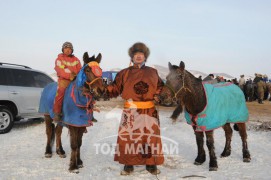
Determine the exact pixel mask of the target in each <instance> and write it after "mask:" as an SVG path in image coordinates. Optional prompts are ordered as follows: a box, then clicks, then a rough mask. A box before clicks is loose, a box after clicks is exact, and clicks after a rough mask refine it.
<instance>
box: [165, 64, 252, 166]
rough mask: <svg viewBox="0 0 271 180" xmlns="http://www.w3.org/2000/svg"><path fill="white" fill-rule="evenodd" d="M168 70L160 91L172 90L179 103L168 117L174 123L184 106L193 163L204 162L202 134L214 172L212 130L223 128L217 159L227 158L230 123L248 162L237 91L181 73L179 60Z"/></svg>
mask: <svg viewBox="0 0 271 180" xmlns="http://www.w3.org/2000/svg"><path fill="white" fill-rule="evenodd" d="M169 70H170V72H169V74H168V76H167V82H166V84H167V86H165V87H164V88H170V89H171V90H172V91H173V93H172V94H173V96H174V98H175V99H176V100H177V102H178V103H179V104H178V106H177V107H176V109H175V110H174V112H173V114H172V116H171V118H172V119H173V121H176V119H177V117H178V116H179V115H180V113H181V112H182V111H183V106H184V107H185V119H186V121H187V123H188V124H190V125H192V127H193V129H194V132H195V135H196V142H197V147H198V156H197V157H196V159H195V162H194V164H195V165H201V164H202V163H204V162H205V160H206V155H205V151H204V147H203V145H204V133H205V135H206V144H207V147H208V150H209V156H210V162H209V170H210V171H216V170H217V168H218V165H217V159H216V155H215V147H214V137H213V130H214V129H216V128H219V127H221V126H222V127H223V129H224V131H225V136H226V143H225V147H224V150H223V152H222V154H221V157H227V156H229V155H230V154H231V139H232V133H233V131H232V128H231V126H230V123H236V124H237V126H238V128H239V134H240V136H241V139H242V143H243V161H244V162H250V160H251V158H250V153H249V150H248V145H247V132H246V124H245V123H246V122H247V121H248V109H247V106H246V101H245V97H244V94H243V92H242V91H241V89H240V88H239V87H238V86H236V85H234V84H232V83H226V82H224V83H217V84H208V83H203V82H202V81H201V80H200V79H198V78H196V77H194V76H193V75H192V74H191V73H190V72H188V71H187V70H185V64H184V62H182V61H181V63H180V65H179V66H175V65H171V63H169ZM162 91H164V90H162ZM162 99H163V97H162Z"/></svg>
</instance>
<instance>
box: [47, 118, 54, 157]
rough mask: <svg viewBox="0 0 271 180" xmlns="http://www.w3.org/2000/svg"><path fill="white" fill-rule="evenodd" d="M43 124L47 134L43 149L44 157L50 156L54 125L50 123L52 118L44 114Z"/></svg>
mask: <svg viewBox="0 0 271 180" xmlns="http://www.w3.org/2000/svg"><path fill="white" fill-rule="evenodd" d="M44 119H45V126H46V135H47V144H46V149H45V157H46V158H51V157H52V146H53V145H54V140H55V125H54V124H53V123H52V122H53V120H52V119H51V118H50V116H48V115H44Z"/></svg>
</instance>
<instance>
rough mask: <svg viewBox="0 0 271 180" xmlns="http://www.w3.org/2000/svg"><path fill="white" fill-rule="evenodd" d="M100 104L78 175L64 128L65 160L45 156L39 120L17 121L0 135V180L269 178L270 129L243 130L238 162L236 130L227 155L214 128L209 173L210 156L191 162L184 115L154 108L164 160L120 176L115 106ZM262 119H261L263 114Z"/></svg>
mask: <svg viewBox="0 0 271 180" xmlns="http://www.w3.org/2000/svg"><path fill="white" fill-rule="evenodd" d="M106 104H107V103H105V104H104V105H100V110H101V112H100V113H96V112H95V117H96V119H98V121H99V122H98V123H95V124H94V126H92V127H89V128H88V133H86V134H84V136H83V145H82V147H81V158H82V160H83V162H84V167H83V168H82V169H80V173H79V174H73V173H69V171H68V165H69V158H70V144H69V134H68V130H67V128H64V129H63V134H62V142H63V148H64V150H65V151H66V153H67V157H66V158H64V159H61V158H59V157H58V156H57V155H56V154H55V148H54V154H53V157H52V158H49V159H48V158H45V157H44V152H45V144H46V136H45V124H44V122H43V121H42V120H38V121H37V120H36V121H32V120H31V121H22V122H18V123H16V124H15V126H14V128H13V129H12V131H11V132H10V133H7V134H2V135H0V142H1V148H0V154H1V156H0V179H1V180H6V179H54V180H59V179H65V180H66V179H103V180H105V179H136V180H137V179H138V180H139V179H145V180H147V179H150V180H151V179H157V178H158V179H160V180H162V179H163V180H164V179H172V180H175V179H271V163H270V162H271V155H270V150H271V131H256V130H253V129H251V130H249V131H248V146H249V150H250V153H251V157H252V160H251V162H250V163H243V161H242V145H241V139H240V136H239V134H238V132H236V131H235V132H234V134H233V139H232V154H231V156H230V157H228V158H220V153H221V152H222V150H223V148H224V142H225V138H224V131H223V130H222V129H221V128H220V129H218V130H216V131H215V148H216V150H215V151H216V155H217V157H218V167H219V168H218V171H216V172H209V171H208V167H209V155H208V150H207V147H206V146H205V150H206V153H207V161H206V162H205V163H204V164H203V165H201V166H195V165H194V164H193V162H194V159H195V157H196V154H197V148H196V142H195V136H194V134H193V130H192V128H191V127H190V126H189V125H187V124H186V123H185V121H184V119H183V116H182V115H181V117H180V118H179V119H178V122H177V123H176V124H174V125H173V124H172V123H171V120H170V118H169V117H170V115H171V112H172V108H166V107H158V110H159V115H160V121H161V135H162V137H163V145H165V147H167V148H168V149H164V151H165V163H164V165H162V166H158V168H159V169H160V170H161V174H159V175H158V176H157V177H156V176H153V175H151V174H150V173H148V172H147V171H146V170H145V167H144V166H136V167H135V172H134V173H133V174H132V175H130V176H120V171H121V170H122V168H123V166H122V165H120V164H118V163H117V162H114V161H113V155H112V152H113V151H114V145H115V143H116V139H117V131H118V125H119V119H120V116H121V109H120V107H121V106H120V105H114V106H112V105H109V104H108V105H106ZM263 118H264V117H263Z"/></svg>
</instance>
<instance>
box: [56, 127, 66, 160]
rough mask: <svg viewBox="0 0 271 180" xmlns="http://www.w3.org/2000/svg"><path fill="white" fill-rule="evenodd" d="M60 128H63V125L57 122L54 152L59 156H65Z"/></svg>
mask: <svg viewBox="0 0 271 180" xmlns="http://www.w3.org/2000/svg"><path fill="white" fill-rule="evenodd" d="M62 129H63V126H61V125H59V124H57V126H56V153H57V154H58V155H59V157H61V158H65V157H66V154H65V151H64V150H63V147H62V142H61V134H62Z"/></svg>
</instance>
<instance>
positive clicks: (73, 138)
mask: <svg viewBox="0 0 271 180" xmlns="http://www.w3.org/2000/svg"><path fill="white" fill-rule="evenodd" d="M69 130H70V143H71V159H70V167H69V171H70V172H72V173H79V170H78V166H77V148H78V147H77V146H78V144H77V139H78V138H77V136H78V128H77V127H73V126H69Z"/></svg>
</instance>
